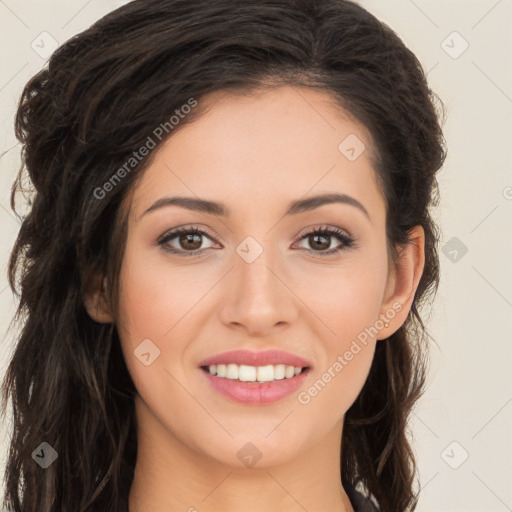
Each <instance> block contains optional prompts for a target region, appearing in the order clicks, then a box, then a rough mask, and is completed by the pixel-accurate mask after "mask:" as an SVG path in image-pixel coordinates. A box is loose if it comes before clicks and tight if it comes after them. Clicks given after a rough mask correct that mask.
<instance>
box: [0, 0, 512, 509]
mask: <svg viewBox="0 0 512 512" xmlns="http://www.w3.org/2000/svg"><path fill="white" fill-rule="evenodd" d="M122 3H125V2H115V1H113V0H111V1H106V0H104V1H100V0H89V1H87V0H46V1H45V2H40V1H36V0H23V1H15V0H0V48H1V49H2V50H1V60H0V69H1V76H0V109H1V117H0V123H1V124H0V134H1V135H0V154H1V153H4V152H6V153H5V154H4V155H3V157H2V158H1V159H0V266H1V268H2V273H1V274H0V331H1V332H0V340H1V343H2V345H1V351H0V377H2V378H3V376H4V373H5V369H6V366H7V363H8V361H9V358H10V355H11V354H12V350H13V347H14V342H13V336H14V334H13V333H12V332H10V333H8V335H6V333H7V327H8V324H9V322H10V320H11V318H12V315H13V314H14V311H15V306H16V300H15V298H13V296H12V293H11V291H10V288H9V287H8V285H7V277H6V268H7V262H8V257H9V253H10V250H11V248H12V244H13V243H14V240H15V237H16V235H17V232H18V230H19V227H20V225H19V223H18V221H17V220H16V218H15V217H14V215H13V213H12V211H11V210H10V207H9V195H10V188H11V184H12V181H13V179H14V176H15V173H16V172H17V170H18V167H19V162H20V159H19V149H20V146H19V145H18V144H17V141H16V139H15V136H14V129H13V119H14V117H13V116H14V112H15V109H16V105H17V101H18V99H19V96H20V94H21V91H22V88H23V86H24V84H25V83H26V82H27V81H28V79H29V78H30V77H31V76H32V75H33V74H35V73H36V72H37V71H38V70H39V69H40V68H41V67H42V66H43V65H44V63H45V60H46V56H45V55H41V53H44V52H42V49H41V47H42V46H43V45H42V43H40V41H41V38H45V41H46V44H45V47H46V48H51V44H52V43H51V41H52V39H53V40H55V41H56V44H57V43H58V44H62V43H63V42H64V41H66V40H67V39H69V38H70V37H71V36H73V35H74V34H76V33H78V32H80V31H82V30H84V29H85V28H87V27H88V26H89V25H90V24H92V23H93V22H94V21H96V20H97V19H99V18H100V17H102V16H103V15H104V14H106V13H107V12H109V11H110V10H112V9H114V8H116V7H118V6H120V5H121V4H122ZM360 3H361V4H362V5H363V6H364V7H365V8H367V9H368V10H369V11H371V12H372V13H373V14H375V15H376V16H377V17H378V18H380V19H381V20H383V21H384V22H386V23H387V24H388V25H390V26H391V27H392V28H393V29H394V30H395V31H396V32H397V33H398V34H399V35H400V37H401V38H402V39H403V40H404V42H405V43H406V44H407V45H408V46H409V48H411V50H412V51H413V52H414V53H415V54H416V55H417V56H418V58H419V59H420V61H421V63H422V65H423V67H424V69H425V70H426V71H427V72H428V78H429V82H430V84H431V87H432V88H433V89H434V90H435V91H436V92H437V93H438V94H439V95H440V96H441V98H442V100H443V102H444V103H445V105H446V107H447V112H448V117H447V121H446V123H445V126H444V129H445V136H446V139H447V143H448V158H447V160H446V164H445V166H444V168H443V170H442V171H441V172H440V173H439V175H438V176H439V185H440V191H441V204H440V206H439V207H438V208H437V209H436V211H435V215H436V218H437V219H438V221H439V223H440V226H441V230H442V240H441V247H440V249H441V251H440V258H441V284H440V288H439V292H438V295H437V298H436V301H435V304H434V305H433V307H432V309H431V310H430V311H425V316H426V317H428V331H429V334H430V336H431V341H432V343H431V345H432V352H431V370H430V374H429V385H428V390H427V392H426V394H425V395H424V397H423V398H422V399H421V401H420V402H419V403H418V406H417V408H416V409H415V412H414V414H413V415H412V418H411V432H412V435H413V439H414V449H415V453H416V457H417V460H418V464H419V470H420V479H421V480H420V481H421V486H422V492H421V499H420V504H419V508H418V510H420V511H428V512H441V511H450V512H455V511H464V512H471V511H475V512H476V511H478V512H483V511H485V512H503V511H506V510H512V485H511V482H512V457H511V455H512V439H511V435H510V434H511V432H512V382H511V381H512V378H511V371H510V368H511V367H512V365H511V359H512V357H511V356H512V337H511V331H512V265H511V262H512V229H511V220H512V172H511V162H512V150H511V148H512V143H511V142H512V140H511V133H512V129H511V128H512V126H511V125H512V68H511V65H510V63H511V62H512V58H511V57H512V55H511V54H512V1H511V0H489V1H487V0H466V1H464V2H462V1H456V0H414V1H413V0H393V1H386V2H384V1H382V0H362V1H361V2H360ZM43 33H46V34H43ZM38 41H39V48H38ZM34 42H35V43H34ZM34 47H35V48H38V50H36V49H34ZM9 422H10V418H6V419H5V421H4V423H3V425H2V430H1V432H0V436H1V437H0V439H1V443H2V444H1V450H0V470H1V471H2V476H3V470H4V467H5V457H6V450H7V439H8V437H7V436H8V434H9V424H10V423H9Z"/></svg>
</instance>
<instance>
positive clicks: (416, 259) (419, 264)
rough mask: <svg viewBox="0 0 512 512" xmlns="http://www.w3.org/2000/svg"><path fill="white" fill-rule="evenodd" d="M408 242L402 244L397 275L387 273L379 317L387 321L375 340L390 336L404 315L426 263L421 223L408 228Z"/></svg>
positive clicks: (412, 299)
mask: <svg viewBox="0 0 512 512" xmlns="http://www.w3.org/2000/svg"><path fill="white" fill-rule="evenodd" d="M409 237H410V240H411V241H410V243H409V244H407V245H405V246H404V247H403V248H401V250H400V253H399V258H398V262H397V268H396V275H390V276H389V281H388V286H387V287H386V292H387V293H388V295H389V296H387V298H386V300H385V301H384V303H383V304H382V308H381V315H380V318H382V319H384V318H385V319H386V320H385V322H386V323H388V325H387V326H385V328H384V329H382V330H381V331H380V332H379V335H378V336H377V339H378V340H382V339H386V338H389V337H390V336H391V335H392V334H393V333H394V332H396V331H397V330H398V329H399V328H400V327H401V326H402V325H403V324H404V322H405V320H406V319H407V315H408V314H409V311H410V309H411V307H412V303H413V301H414V296H415V294H416V290H417V288H418V284H419V282H420V279H421V276H422V274H423V269H424V267H425V232H424V230H423V227H422V226H415V227H414V228H413V229H411V231H410V235H409Z"/></svg>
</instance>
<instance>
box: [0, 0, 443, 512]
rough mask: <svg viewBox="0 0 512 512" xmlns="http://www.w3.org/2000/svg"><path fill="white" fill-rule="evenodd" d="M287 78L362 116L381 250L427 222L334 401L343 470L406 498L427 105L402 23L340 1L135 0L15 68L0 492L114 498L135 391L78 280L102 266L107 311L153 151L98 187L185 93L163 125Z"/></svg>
mask: <svg viewBox="0 0 512 512" xmlns="http://www.w3.org/2000/svg"><path fill="white" fill-rule="evenodd" d="M284 84H290V85H297V86H306V87H312V88H316V89H318V90H323V91H326V92H328V93H329V94H331V95H332V96H333V97H334V98H335V99H336V100H337V101H338V102H339V105H340V106H341V107H342V108H343V109H345V110H346V111H348V112H350V113H351V114H352V115H354V116H355V118H357V119H358V120H359V121H361V122H362V123H363V124H364V125H365V126H366V127H367V129H368V130H369V132H370V134H371V137H372V141H373V143H374V146H375V148H376V149H377V155H376V158H375V161H374V168H375V171H376V176H377V179H378V182H379V186H380V188H381V192H382V194H383V197H384V198H385V202H386V234H387V241H388V249H389V251H390V254H391V255H392V261H393V262H395V261H396V258H397V255H398V249H399V247H400V246H403V245H404V244H407V243H409V242H410V240H409V238H408V235H409V231H410V230H411V228H412V227H414V226H416V225H421V226H422V227H423V229H424V232H425V267H424V271H423V274H422V277H421V280H420V282H419V286H418V289H417V292H416V295H415V298H414V302H413V305H412V309H411V311H410V313H409V316H408V317H407V320H406V322H405V323H404V324H403V325H402V326H401V327H400V328H399V329H398V330H397V331H396V332H395V333H394V334H393V335H392V336H390V337H389V338H388V339H387V340H382V341H380V342H378V343H377V349H376V352H375V356H374V360H373V364H372V367H371V370H370V374H369V376H368V379H367V381H366V383H365V385H364V388H363V389H362V391H361V393H360V395H359V396H358V398H357V399H356V401H355V403H354V404H353V405H352V407H351V408H350V409H349V410H348V411H347V413H346V417H345V426H344V430H343V440H342V453H343V457H342V460H341V467H342V483H343V485H344V486H345V487H355V486H359V487H361V488H362V489H364V490H365V491H366V493H367V494H369V495H372V496H373V497H374V499H375V500H376V501H377V502H378V504H379V506H380V509H381V510H382V511H383V512H399V511H405V510H414V508H415V506H416V502H417V492H416V491H415V489H414V478H415V475H416V466H415V461H414V456H413V452H412V449H411V446H410V444H409V441H408V437H407V420H408V417H409V414H410V412H411V408H412V407H413V405H414V403H415V402H416V400H417V399H418V397H419V396H420V395H421V393H422V392H423V388H424V383H425V369H426V367H427V365H426V354H427V351H426V344H427V340H428V335H427V333H426V329H425V326H424V324H423V322H422V319H421V317H420V314H419V311H418V309H419V307H420V305H421V304H422V303H424V302H426V301H427V300H428V299H429V298H432V297H433V295H434V294H435V292H436V291H437V286H438V282H439V261H438V253H437V241H438V238H439V231H438V227H437V226H436V224H435V223H434V221H433V219H432V218H431V215H430V207H431V206H433V205H436V204H437V200H438V189H437V182H436V179H435V174H436V172H437V171H438V170H439V169H440V168H441V167H442V164H443V162H444V159H445V146H444V139H443V135H442V130H441V127H440V120H439V118H440V114H441V111H442V103H441V102H440V101H439V100H438V98H437V96H436V95H435V94H434V93H433V92H432V91H431V90H430V88H429V86H428V84H427V81H426V77H425V74H424V72H423V69H422V67H421V65H420V63H419V62H418V60H417V58H416V57H415V56H414V54H413V53H412V52H411V51H410V50H408V49H407V47H406V46H405V45H404V44H403V42H402V41H401V40H400V38H399V37H398V36H397V35H396V34H395V33H394V32H393V31H392V30H391V29H390V28H389V27H388V26H386V25H385V24H383V23H382V22H380V21H379V20H377V19H376V18H375V17H374V16H373V15H371V14H370V13H368V12H367V11H366V10H364V9H363V8H362V7H360V6H359V5H357V4H356V3H353V2H351V1H346V0H293V1H290V0H288V1H284V0H215V1H211V0H186V1H185V0H136V1H133V2H131V3H128V4H127V5H125V6H123V7H121V8H119V9H117V10H115V11H113V12H111V13H109V14H108V15H106V16H105V17H103V18H102V19H100V20H99V21H97V22H96V23H95V24H94V25H92V26H91V27H90V28H88V29H87V30H85V31H84V32H82V33H80V34H78V35H76V36H75V37H73V38H71V39H69V40H68V41H67V42H65V43H64V44H63V45H62V46H60V47H59V48H58V49H57V50H56V51H55V53H54V54H53V55H52V57H51V58H50V60H49V62H48V64H47V66H45V68H44V69H43V70H41V71H40V72H39V73H37V74H36V75H35V76H34V77H33V78H32V79H31V80H30V81H29V82H28V83H27V84H26V86H25V88H24V90H23V93H22V96H21V99H20V102H19V106H18V111H17V115H16V123H15V127H16V136H17V138H18V140H19V141H20V142H21V143H22V167H21V169H20V171H19V174H18V177H17V179H16V181H15V183H14V184H13V187H12V194H11V207H12V209H13V210H14V211H15V212H16V201H15V196H16V195H17V194H18V193H20V192H21V193H22V194H23V195H24V196H25V197H26V198H27V199H28V200H29V208H28V212H27V213H26V214H25V215H24V216H23V217H21V216H19V215H18V216H19V218H20V220H22V225H21V229H20V231H19V234H18V237H17V240H16V243H15V245H14V248H13V250H12V253H11V258H10V262H9V283H10V286H11V288H12V290H13V291H14V292H15V293H16V295H17V296H18V297H19V299H20V302H19V307H18V310H17V313H16V317H15V319H13V320H16V321H19V324H20V325H19V335H17V337H16V347H15V352H14V354H13V357H12V360H11V361H10V364H9V366H8V370H7V373H6V377H5V380H4V382H3V387H2V391H3V394H2V407H3V412H4V414H5V413H6V408H7V403H8V401H9V397H10V399H11V400H10V403H11V404H12V409H13V411H12V412H13V418H14V423H13V430H12V439H11V442H10V443H11V444H10V451H9V453H8V461H7V467H6V472H5V483H6V492H5V501H4V506H6V507H9V508H10V509H12V510H13V511H15V512H22V511H23V512H86V511H93V510H101V511H106V510H112V511H115V512H121V511H124V512H126V510H127V501H128V492H129V489H130V486H131V482H132V479H133V471H134V465H135V460H136V455H137V436H136V431H135V426H134V417H133V398H134V394H135V393H136V390H135V387H134V385H133V382H132V380H131V378H130V375H129V373H128V371H127V368H126V365H125V361H124V359H123V356H122V352H121V349H120V341H119V336H118V332H117V329H116V325H115V323H113V324H99V323H96V322H94V321H93V320H92V319H91V318H90V317H89V315H88V314H87V312H86V309H85V307H84V303H83V296H84V291H85V290H86V288H87V285H88V283H89V281H90V279H91V276H92V275H95V273H99V274H100V275H102V276H105V277H106V278H107V280H108V283H110V284H111V286H109V295H108V297H109V300H110V303H111V305H112V311H116V306H117V289H118V287H117V282H118V281H117V278H118V273H119V269H120V263H121V261H122V258H123V252H124V247H125V241H126V216H125V214H124V212H123V209H122V208H121V205H122V204H123V200H124V199H125V198H126V197H127V195H128V194H129V192H130V190H132V189H133V186H134V184H135V180H137V179H139V178H140V177H141V175H142V173H143V171H144V170H145V169H146V168H147V166H148V164H149V162H150V161H151V158H152V155H154V153H155V151H153V152H152V153H151V154H150V155H149V156H147V157H144V158H142V159H141V160H140V162H138V163H137V165H135V166H133V168H131V169H130V172H125V173H123V176H122V179H120V180H118V181H116V182H115V183H114V184H113V185H112V183H111V185H112V186H110V187H108V188H105V187H103V185H104V184H105V183H107V182H109V180H111V178H112V176H113V174H114V173H115V172H116V171H117V170H118V169H120V168H122V166H123V165H125V163H126V162H127V161H128V160H129V159H130V157H131V156H132V155H133V152H134V151H136V150H137V149H138V148H140V147H141V146H143V145H144V144H145V143H146V142H147V140H148V137H150V136H151V137H152V139H153V140H154V141H155V142H156V144H157V146H159V145H160V144H161V143H162V142H163V141H165V139H166V138H167V137H169V136H172V133H173V132H174V131H176V129H179V128H180V127H182V126H184V125H186V124H187V123H189V122H192V121H193V120H194V119H196V118H197V116H198V115H200V112H201V110H200V108H197V109H194V110H192V111H191V112H190V113H189V114H187V115H186V116H183V118H180V122H179V124H178V125H177V126H176V127H175V129H173V127H172V126H170V125H169V123H168V125H166V124H165V123H166V122H167V121H168V120H169V119H170V117H171V116H172V115H174V114H175V112H176V110H177V109H180V107H182V106H183V105H185V104H187V103H188V102H189V101H190V99H191V98H194V99H195V100H197V101H199V100H200V99H201V97H203V96H204V95H206V94H208V93H210V92H214V91H218V90H233V91H251V90H254V89H255V88H258V87H263V86H269V87H270V86H278V85H284ZM162 125H163V126H165V127H166V130H164V131H162V130H160V131H161V132H162V133H161V134H160V135H161V137H160V138H159V137H156V135H155V129H156V128H157V127H159V126H162ZM157 133H160V132H157ZM125 170H126V169H125ZM25 172H27V173H28V178H29V179H28V181H26V176H25V174H24V173H25ZM27 183H28V185H29V186H28V187H27V186H26V185H27ZM102 187H103V188H102ZM98 188H100V189H101V190H102V191H103V192H102V193H101V194H99V193H98ZM100 195H101V197H99V196H100ZM17 332H18V331H17ZM42 442H47V443H48V444H49V445H50V446H51V447H52V448H53V449H54V450H55V451H56V452H57V453H58V458H57V459H56V460H55V462H54V463H53V464H51V465H50V466H49V467H48V468H46V469H42V468H41V467H39V465H38V464H36V463H35V462H34V459H33V458H32V454H33V452H34V450H35V449H36V448H37V447H38V446H39V445H40V444H41V443H42Z"/></svg>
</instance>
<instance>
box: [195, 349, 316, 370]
mask: <svg viewBox="0 0 512 512" xmlns="http://www.w3.org/2000/svg"><path fill="white" fill-rule="evenodd" d="M230 363H232V364H237V365H241V364H243V365H247V366H266V365H269V364H272V365H276V364H284V365H286V366H297V367H300V368H305V367H311V366H312V365H311V363H310V362H309V361H306V360H305V359H302V357H299V356H296V355H294V354H290V353H289V352H284V351H282V350H267V351H264V352H251V351H249V350H232V351H230V352H223V353H222V354H217V355H216V356H213V357H209V358H208V359H205V360H204V361H201V362H200V363H199V366H211V365H213V364H230Z"/></svg>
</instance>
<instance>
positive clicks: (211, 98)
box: [132, 86, 384, 217]
mask: <svg viewBox="0 0 512 512" xmlns="http://www.w3.org/2000/svg"><path fill="white" fill-rule="evenodd" d="M200 108H201V109H202V110H203V113H202V114H201V115H200V116H199V117H198V118H197V119H196V120H194V122H192V123H190V124H186V125H184V126H183V127H182V128H181V129H178V130H177V131H176V133H174V134H173V135H172V136H171V137H169V138H168V139H167V140H166V141H165V143H163V145H162V146H160V148H159V149H158V152H157V154H156V155H155V158H154V160H153V162H152V163H151V165H150V166H149V167H148V169H147V170H146V171H145V173H144V176H143V177H142V179H141V180H140V182H139V184H138V185H137V188H136V189H135V190H134V193H133V197H132V199H133V202H132V208H133V209H134V210H135V212H134V213H135V215H136V216H137V217H139V216H140V215H141V213H142V212H143V211H144V210H145V209H147V208H148V207H149V206H150V205H151V203H152V202H154V201H156V200H158V199H159V198H161V197H163V196H165V195H170V194H173V195H183V196H197V197H198V198H204V199H212V200H221V201H222V202H223V203H226V204H229V205H232V207H231V206H230V208H229V210H230V211H233V212H236V211H243V212H249V211H251V209H255V213H257V211H261V207H262V205H263V204H265V205H268V207H269V209H270V208H271V205H272V204H273V203H276V202H279V203H281V204H282V203H283V201H285V202H286V203H287V204H288V203H289V202H291V201H292V200H295V199H298V198H301V197H304V196H307V195H316V194H318V193H326V192H338V193H344V194H348V195H350V196H352V197H355V198H356V199H357V200H358V201H360V202H361V203H363V204H364V205H365V208H366V209H368V210H369V211H370V210H373V216H377V217H378V216H379V215H380V214H382V213H383V211H384V200H383V198H382V197H381V196H380V192H379V191H378V188H377V185H376V179H375V171H374V170H373V168H372V165H371V160H370V158H371V151H373V148H372V143H371V139H370V136H369V133H368V131H367V130H366V128H365V127H364V126H363V125H362V124H360V123H359V122H357V120H355V119H353V118H352V117H351V116H349V115H347V114H346V113H344V112H343V110H342V109H341V107H340V106H339V105H338V104H336V103H335V102H334V100H333V98H332V97H331V96H330V95H329V94H327V93H325V92H320V91H317V90H312V89H309V88H304V87H295V86H293V87H292V86H283V87H279V88H275V89H270V90H264V91H257V92H254V93H250V94H233V93H228V92H225V91H220V92H217V93H213V94H210V95H208V96H206V97H205V98H203V99H202V100H201V102H200ZM347 149H348V150H349V152H348V153H347ZM352 150H354V151H352ZM354 153H355V156H356V157H357V158H355V159H354V158H353V157H354ZM359 153H360V154H359ZM358 154H359V156H358ZM371 214H372V212H371V211H370V215H371Z"/></svg>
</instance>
